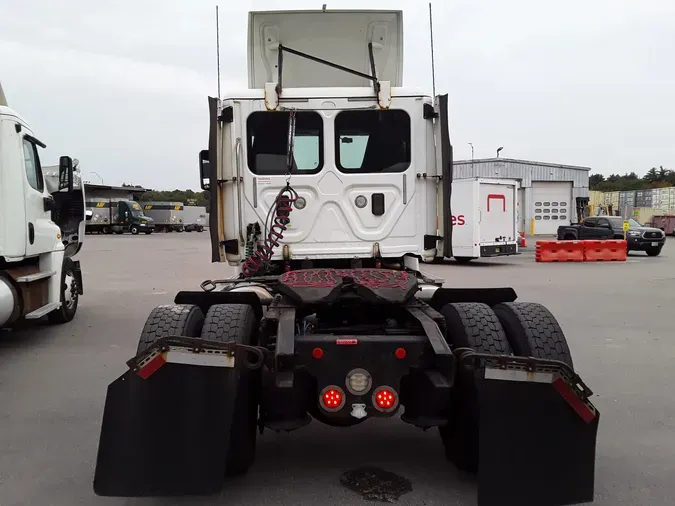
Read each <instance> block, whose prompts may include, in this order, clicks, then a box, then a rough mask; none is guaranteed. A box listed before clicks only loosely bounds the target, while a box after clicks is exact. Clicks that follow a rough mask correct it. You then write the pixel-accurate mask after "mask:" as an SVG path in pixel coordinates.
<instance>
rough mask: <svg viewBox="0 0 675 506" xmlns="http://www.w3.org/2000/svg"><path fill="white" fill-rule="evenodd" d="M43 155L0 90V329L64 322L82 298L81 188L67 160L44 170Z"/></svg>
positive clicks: (38, 143) (83, 215)
mask: <svg viewBox="0 0 675 506" xmlns="http://www.w3.org/2000/svg"><path fill="white" fill-rule="evenodd" d="M44 147H45V145H44V144H43V143H42V142H41V141H39V140H38V139H37V138H36V137H35V136H34V135H33V132H32V131H31V129H30V127H29V126H28V124H27V123H26V122H25V121H24V120H23V119H22V118H21V117H20V116H19V115H18V114H17V113H16V112H15V111H14V110H13V109H11V108H9V107H8V105H7V101H6V99H5V96H4V94H3V92H2V88H1V87H0V327H10V326H12V325H14V324H15V323H17V322H18V321H20V320H23V319H39V318H42V317H43V316H47V317H48V318H49V321H50V322H52V323H65V322H68V321H70V320H72V319H73V317H74V316H75V312H76V311H77V306H78V300H79V296H80V295H82V293H83V292H82V274H81V271H80V265H79V261H75V260H73V256H74V255H75V254H77V252H78V251H79V250H80V248H81V246H82V240H83V239H84V226H85V203H84V184H83V183H82V180H81V178H80V177H79V175H78V174H77V172H78V171H75V170H74V169H73V160H72V159H71V158H70V157H68V156H62V157H61V158H60V160H59V165H58V169H57V168H56V167H54V169H55V170H54V171H50V170H49V169H50V168H49V167H44V166H43V165H42V164H41V162H40V148H44Z"/></svg>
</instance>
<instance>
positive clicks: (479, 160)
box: [452, 158, 591, 171]
mask: <svg viewBox="0 0 675 506" xmlns="http://www.w3.org/2000/svg"><path fill="white" fill-rule="evenodd" d="M495 162H509V163H520V164H522V165H536V166H537V167H555V168H558V169H576V170H586V171H590V170H591V168H590V167H584V166H581V165H561V164H559V163H548V162H533V161H530V160H515V159H513V158H475V159H473V160H454V161H453V162H452V163H453V165H471V164H472V163H495Z"/></svg>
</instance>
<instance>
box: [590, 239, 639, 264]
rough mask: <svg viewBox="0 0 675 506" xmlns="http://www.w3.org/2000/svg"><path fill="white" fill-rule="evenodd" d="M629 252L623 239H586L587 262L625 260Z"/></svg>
mask: <svg viewBox="0 0 675 506" xmlns="http://www.w3.org/2000/svg"><path fill="white" fill-rule="evenodd" d="M627 254H628V252H627V248H626V241H624V240H623V239H621V240H617V239H612V240H607V241H584V261H585V262H625V261H626V256H627Z"/></svg>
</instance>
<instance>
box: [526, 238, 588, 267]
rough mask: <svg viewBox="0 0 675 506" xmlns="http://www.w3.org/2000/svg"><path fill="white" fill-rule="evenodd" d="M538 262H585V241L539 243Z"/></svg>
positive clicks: (537, 248)
mask: <svg viewBox="0 0 675 506" xmlns="http://www.w3.org/2000/svg"><path fill="white" fill-rule="evenodd" d="M534 258H535V260H536V261H537V262H583V261H584V242H583V241H537V244H536V249H535V255H534Z"/></svg>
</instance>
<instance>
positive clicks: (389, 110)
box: [200, 11, 453, 267]
mask: <svg viewBox="0 0 675 506" xmlns="http://www.w3.org/2000/svg"><path fill="white" fill-rule="evenodd" d="M338 16H339V20H340V21H339V22H336V20H337V19H338ZM310 27H311V28H310ZM310 32H311V33H310ZM366 39H368V40H375V41H376V42H374V43H373V42H371V43H370V44H368V43H367V42H366ZM334 40H341V41H344V43H342V42H341V43H340V44H334ZM281 41H283V44H281ZM402 41H403V33H402V19H401V16H400V13H398V12H386V13H382V12H374V11H362V12H341V13H339V14H336V13H331V14H326V16H323V17H322V16H316V13H299V12H290V13H279V12H262V13H256V14H255V15H252V17H251V25H250V27H249V89H248V90H238V91H235V92H233V93H231V94H229V95H228V96H227V97H225V98H223V99H222V100H220V99H216V98H211V99H209V107H210V114H211V135H210V139H209V149H208V150H205V151H202V152H201V153H200V166H201V170H202V188H203V189H206V188H210V189H211V190H210V191H211V202H212V203H213V204H212V205H213V206H214V207H215V209H214V210H213V212H212V213H211V223H210V224H209V225H210V230H211V236H212V251H213V259H214V261H226V262H229V263H230V264H231V265H234V266H239V267H241V266H242V265H243V264H244V262H245V261H246V259H247V258H248V255H247V252H249V253H250V252H251V251H255V249H256V245H257V244H259V243H262V242H264V241H265V237H263V236H264V233H265V230H268V231H269V230H273V232H274V234H281V236H282V237H283V243H284V247H283V248H278V249H276V250H275V251H274V253H273V254H272V255H271V256H270V257H269V258H267V257H265V258H264V259H262V260H261V261H262V262H263V263H264V264H265V265H269V262H270V261H271V262H282V263H286V264H288V265H295V264H299V263H302V262H304V264H306V265H309V264H312V265H316V266H319V265H321V264H323V263H326V262H330V263H331V265H334V266H335V265H338V264H344V265H345V266H349V265H351V264H352V263H353V264H355V265H359V264H360V265H363V266H366V265H375V264H387V265H389V264H391V265H394V264H401V265H402V264H404V263H405V264H408V265H413V264H416V263H417V262H420V261H422V262H432V261H434V259H436V258H437V257H443V256H445V257H451V256H452V254H453V253H452V247H451V235H452V234H451V215H452V213H451V212H450V181H449V179H448V178H445V181H443V178H442V171H443V167H446V168H447V170H451V169H450V165H451V159H452V148H451V146H450V141H449V135H448V132H447V125H446V124H445V121H439V120H435V119H436V118H442V117H444V116H443V115H444V114H447V96H441V97H435V98H434V97H431V96H429V95H428V94H426V93H424V92H423V91H420V90H415V89H410V88H405V87H403V84H402V81H403V76H402V74H403V61H402V60H403V43H402ZM345 44H346V45H345ZM318 54H320V55H321V58H320V62H318V63H317V61H316V58H314V59H312V58H313V56H312V55H318ZM338 62H339V65H340V66H341V68H336V65H338ZM321 63H324V64H323V65H322V64H321ZM332 63H335V65H332ZM345 67H348V70H347V71H345V70H344V68H345ZM291 123H292V124H293V126H292V129H293V136H292V137H293V139H292V146H291V148H290V151H291V152H292V156H290V157H289V151H288V149H289V142H288V141H289V125H290V124H291ZM436 139H438V140H439V143H438V144H437V143H436V142H435V140H436ZM441 139H444V140H443V142H442V143H441V142H440V141H441ZM289 158H292V161H291V162H290V163H287V162H288V161H289ZM207 169H208V170H207ZM287 183H290V186H292V188H293V189H294V191H295V192H296V193H297V198H296V199H295V200H294V202H293V203H292V207H291V209H292V218H291V219H290V224H289V226H286V224H284V221H283V219H282V220H277V222H276V223H272V222H271V220H272V219H273V218H272V214H273V211H272V214H271V209H272V208H273V207H274V206H275V201H276V200H275V199H276V198H277V195H278V194H279V192H280V191H281V190H283V189H284V188H285V187H286V186H287ZM444 192H445V198H444V197H443V195H444ZM282 212H284V211H282ZM257 230H260V231H261V233H257V232H256V231H257ZM274 242H276V240H275V241H274Z"/></svg>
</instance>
